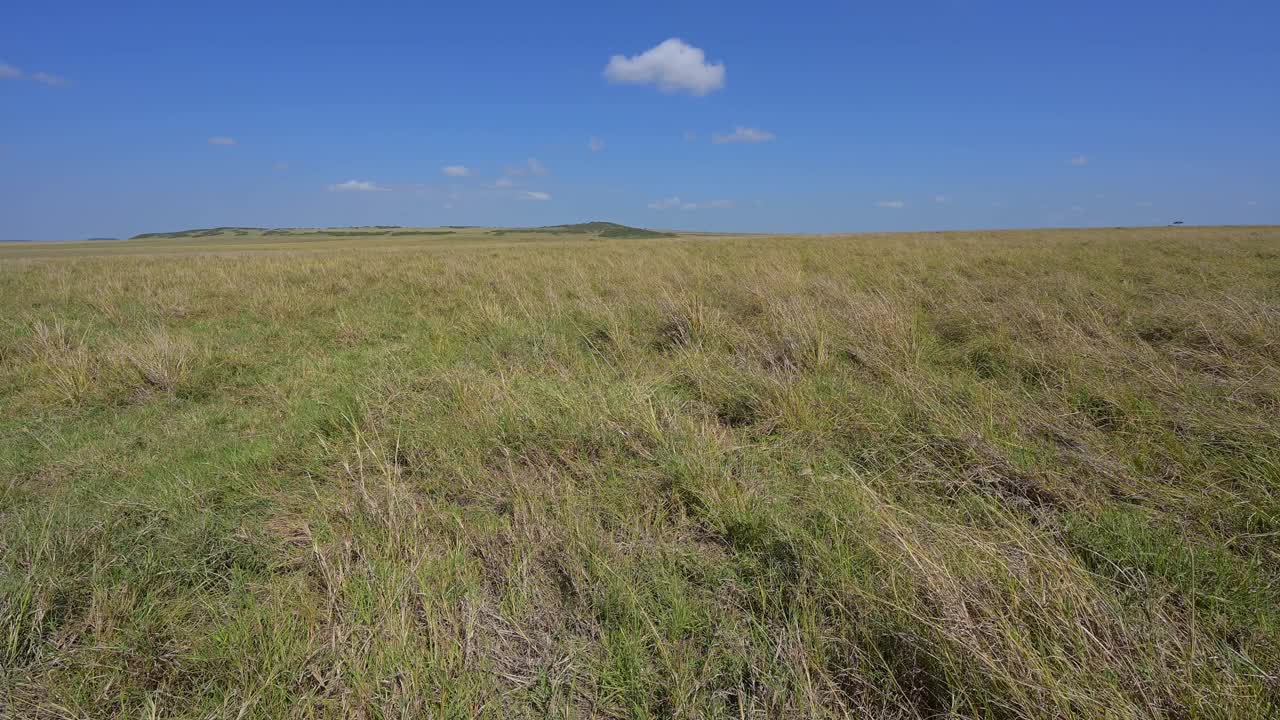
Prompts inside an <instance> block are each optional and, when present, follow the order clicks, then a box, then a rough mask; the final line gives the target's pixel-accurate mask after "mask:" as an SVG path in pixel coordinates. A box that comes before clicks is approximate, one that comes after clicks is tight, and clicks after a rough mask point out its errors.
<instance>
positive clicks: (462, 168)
mask: <svg viewBox="0 0 1280 720" xmlns="http://www.w3.org/2000/svg"><path fill="white" fill-rule="evenodd" d="M440 172H442V173H444V174H445V175H448V176H449V177H466V176H468V175H470V174H471V170H470V169H468V168H467V166H466V165H445V166H444V167H442V168H440Z"/></svg>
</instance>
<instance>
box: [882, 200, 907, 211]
mask: <svg viewBox="0 0 1280 720" xmlns="http://www.w3.org/2000/svg"><path fill="white" fill-rule="evenodd" d="M906 206H907V204H906V203H905V202H903V201H901V200H880V201H879V202H877V203H876V207H881V208H888V209H890V210H901V209H902V208H904V207H906Z"/></svg>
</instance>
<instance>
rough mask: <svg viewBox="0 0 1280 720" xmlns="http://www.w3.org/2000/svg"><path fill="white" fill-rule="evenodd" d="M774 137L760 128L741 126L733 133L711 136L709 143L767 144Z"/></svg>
mask: <svg viewBox="0 0 1280 720" xmlns="http://www.w3.org/2000/svg"><path fill="white" fill-rule="evenodd" d="M775 137H777V136H776V135H774V134H773V133H771V132H769V131H768V130H761V129H760V128H752V127H742V126H741V125H739V126H738V127H736V128H734V129H733V132H731V133H729V134H728V135H720V134H715V135H712V136H711V142H713V143H715V144H717V145H722V144H724V143H761V142H768V141H770V140H773V139H774V138H775Z"/></svg>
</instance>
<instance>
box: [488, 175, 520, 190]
mask: <svg viewBox="0 0 1280 720" xmlns="http://www.w3.org/2000/svg"><path fill="white" fill-rule="evenodd" d="M512 185H515V182H514V181H512V179H511V178H509V177H500V178H498V179H497V180H495V181H494V183H493V186H494V187H496V188H509V187H511V186H512Z"/></svg>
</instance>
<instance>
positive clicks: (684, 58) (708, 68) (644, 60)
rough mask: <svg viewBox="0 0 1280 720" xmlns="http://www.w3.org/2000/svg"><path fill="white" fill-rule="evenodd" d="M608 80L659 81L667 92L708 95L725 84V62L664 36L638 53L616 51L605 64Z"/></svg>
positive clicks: (679, 40) (635, 83)
mask: <svg viewBox="0 0 1280 720" xmlns="http://www.w3.org/2000/svg"><path fill="white" fill-rule="evenodd" d="M604 76H605V78H607V79H608V80H609V82H615V83H623V84H626V85H657V86H658V89H660V90H662V91H664V92H678V91H681V90H683V91H685V92H688V93H691V94H693V95H699V96H701V95H706V94H707V93H709V92H712V91H713V90H719V89H720V88H722V87H724V76H725V70H724V63H709V62H707V60H706V53H704V52H703V51H702V50H701V49H700V48H696V47H693V46H692V45H689V44H688V43H686V42H685V41H683V40H681V39H679V38H671V39H669V40H664V41H663V42H662V43H661V44H659V45H658V46H656V47H653V48H650V49H648V50H646V51H644V52H643V53H641V54H639V55H634V56H632V57H625V56H623V55H614V56H613V57H611V58H609V64H608V65H606V66H605V68H604Z"/></svg>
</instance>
